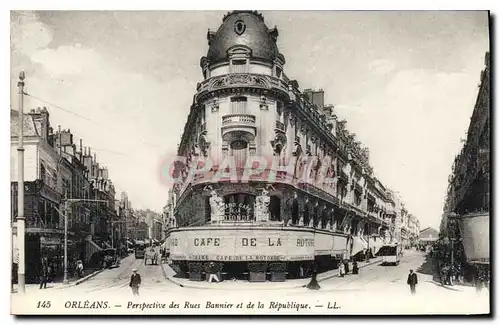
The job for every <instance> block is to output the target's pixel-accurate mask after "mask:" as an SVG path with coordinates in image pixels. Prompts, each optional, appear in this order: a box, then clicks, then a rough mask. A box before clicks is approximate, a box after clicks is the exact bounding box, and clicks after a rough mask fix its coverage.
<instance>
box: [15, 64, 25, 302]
mask: <svg viewBox="0 0 500 325" xmlns="http://www.w3.org/2000/svg"><path fill="white" fill-rule="evenodd" d="M25 78H26V75H25V74H24V71H21V72H20V73H19V81H18V83H17V87H18V88H19V108H18V109H19V111H18V121H19V122H18V128H19V129H18V131H19V133H18V141H19V143H18V147H17V241H18V243H17V246H18V251H19V261H18V264H17V265H18V269H17V283H18V286H19V292H20V293H23V294H24V293H25V292H26V288H25V283H26V281H25V278H24V274H25V271H24V270H25V266H26V265H25V264H26V262H25V251H24V250H25V242H24V240H25V229H24V226H25V225H24V220H25V219H24V147H23V145H24V143H23V141H24V139H23V132H24V130H23V119H24V112H23V109H24V107H23V105H24V79H25Z"/></svg>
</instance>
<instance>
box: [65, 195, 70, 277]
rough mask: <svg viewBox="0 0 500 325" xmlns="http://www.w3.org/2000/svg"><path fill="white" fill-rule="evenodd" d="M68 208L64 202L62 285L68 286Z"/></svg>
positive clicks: (66, 202) (68, 205)
mask: <svg viewBox="0 0 500 325" xmlns="http://www.w3.org/2000/svg"><path fill="white" fill-rule="evenodd" d="M70 208H71V207H70V204H69V202H68V201H67V200H66V201H65V202H64V279H63V283H64V284H68V213H69V211H70Z"/></svg>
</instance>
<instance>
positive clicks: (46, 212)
mask: <svg viewBox="0 0 500 325" xmlns="http://www.w3.org/2000/svg"><path fill="white" fill-rule="evenodd" d="M10 119H11V205H12V206H11V222H12V231H13V241H12V243H13V250H12V251H13V260H14V263H18V262H19V261H18V254H17V223H16V217H17V187H18V183H17V176H18V171H17V145H18V132H19V128H18V126H19V123H21V121H20V119H19V114H18V112H17V111H15V110H11V114H10ZM22 123H23V130H24V149H25V160H24V177H25V178H24V180H25V183H24V187H25V200H24V202H25V206H24V211H25V217H26V221H25V222H26V244H25V251H26V260H25V263H26V281H27V282H28V283H30V282H35V281H37V276H38V274H37V272H38V270H39V261H40V259H41V256H43V255H46V256H48V257H49V261H50V264H51V266H52V270H53V273H54V274H53V275H54V276H55V277H57V276H62V274H63V272H64V262H63V261H64V251H63V246H64V217H63V215H64V214H66V215H67V216H68V260H69V261H70V263H72V262H73V261H74V260H76V259H81V260H83V261H84V263H86V262H87V261H88V260H89V259H90V257H91V256H92V254H93V253H95V252H96V251H98V250H100V249H103V248H105V247H107V246H111V237H110V226H111V221H112V220H114V219H116V212H115V201H114V195H115V194H114V187H113V185H112V182H111V180H110V179H109V176H108V174H107V170H106V169H105V168H102V167H99V165H98V163H97V161H96V156H95V154H94V157H92V156H91V154H90V149H88V150H87V148H83V146H82V141H80V143H79V146H77V145H76V144H75V143H74V141H73V134H72V133H71V131H70V130H69V129H68V130H61V128H60V127H59V128H58V130H57V131H56V132H54V129H53V128H52V126H51V124H50V115H49V112H48V110H47V109H46V108H37V109H36V110H35V109H33V110H30V111H29V112H28V113H26V114H24V116H23V120H22ZM96 199H98V200H103V201H106V203H107V204H96V203H95V202H93V200H96Z"/></svg>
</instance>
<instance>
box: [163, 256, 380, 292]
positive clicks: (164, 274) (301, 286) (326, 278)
mask: <svg viewBox="0 0 500 325" xmlns="http://www.w3.org/2000/svg"><path fill="white" fill-rule="evenodd" d="M381 261H382V259H377V260H374V261H373V262H370V263H368V264H364V265H362V266H360V267H359V268H360V269H362V268H364V267H366V266H369V265H373V264H376V263H380V262H381ZM161 270H162V272H163V276H164V277H165V279H167V280H168V281H170V282H172V283H173V284H175V285H177V286H179V287H181V288H190V289H199V290H203V289H205V290H228V289H225V288H217V287H214V288H207V287H200V286H196V285H190V284H187V285H186V284H183V283H180V282H178V281H177V280H176V279H175V278H174V277H172V276H168V275H167V272H166V271H165V267H164V266H163V264H161ZM335 277H339V275H338V274H337V273H335V274H332V275H329V276H326V277H324V278H323V279H318V282H322V281H325V280H329V279H331V278H335ZM306 286H307V284H300V285H296V284H294V285H290V286H289V287H283V288H273V287H272V286H270V287H269V289H267V288H265V289H264V288H258V289H257V288H255V289H250V290H255V291H264V290H289V289H299V288H304V287H306Z"/></svg>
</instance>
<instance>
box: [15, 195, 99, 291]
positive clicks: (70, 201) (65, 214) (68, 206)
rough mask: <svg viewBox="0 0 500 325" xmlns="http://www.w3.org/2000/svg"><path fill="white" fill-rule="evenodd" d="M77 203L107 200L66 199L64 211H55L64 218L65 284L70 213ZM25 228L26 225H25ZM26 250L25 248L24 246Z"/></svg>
mask: <svg viewBox="0 0 500 325" xmlns="http://www.w3.org/2000/svg"><path fill="white" fill-rule="evenodd" d="M75 202H105V203H108V201H106V200H90V199H64V208H63V210H64V211H60V210H59V209H58V208H56V207H54V209H55V210H56V211H57V212H58V213H59V215H61V216H62V217H64V278H63V283H64V284H68V282H69V281H68V212H69V211H70V209H71V205H72V204H73V203H75ZM23 226H24V225H23ZM23 248H24V246H23Z"/></svg>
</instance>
